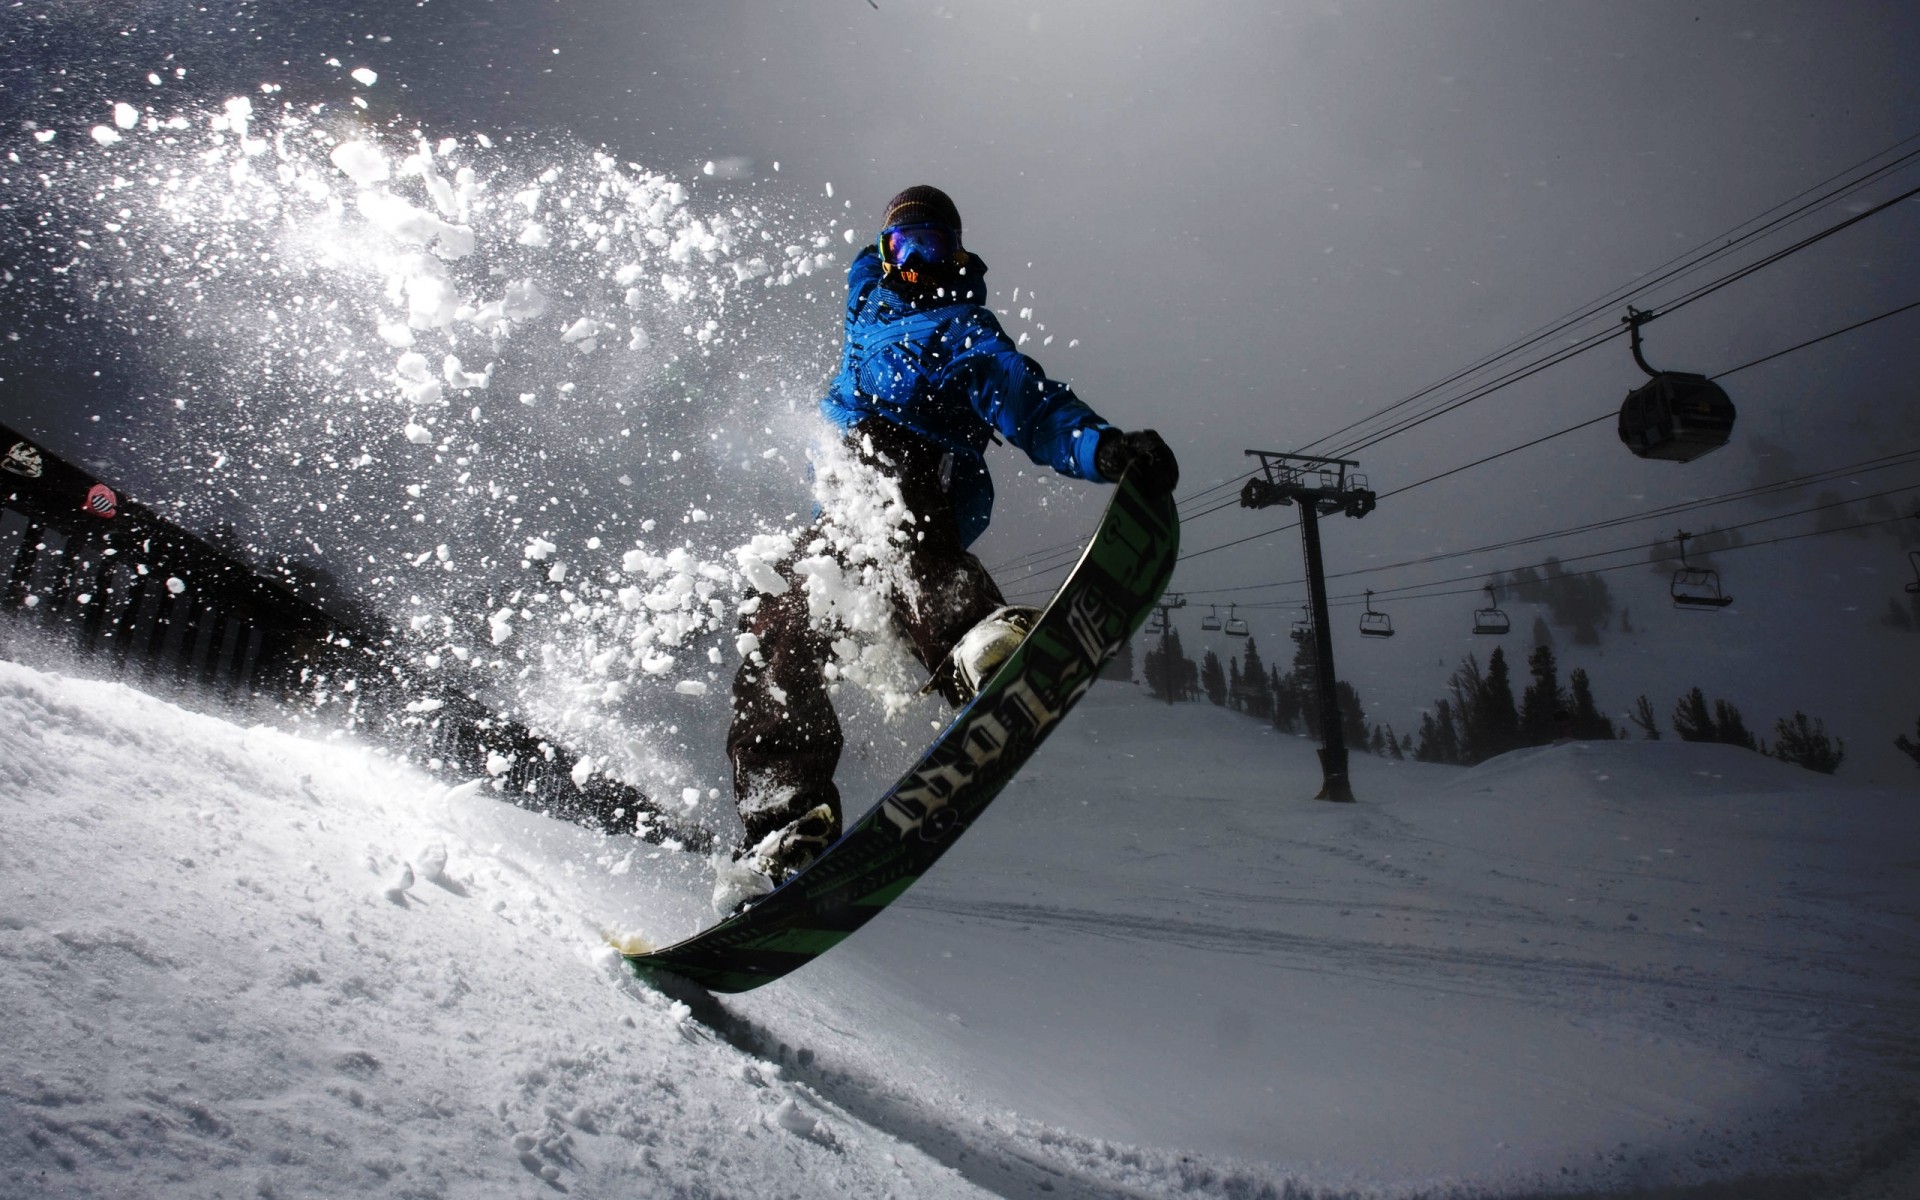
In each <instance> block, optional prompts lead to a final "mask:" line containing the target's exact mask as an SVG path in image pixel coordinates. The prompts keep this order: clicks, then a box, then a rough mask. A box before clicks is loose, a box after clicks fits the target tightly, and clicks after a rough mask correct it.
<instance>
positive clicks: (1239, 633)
mask: <svg viewBox="0 0 1920 1200" xmlns="http://www.w3.org/2000/svg"><path fill="white" fill-rule="evenodd" d="M1237 607H1238V606H1237V605H1233V604H1229V605H1227V628H1226V634H1227V636H1228V637H1246V636H1247V633H1248V630H1247V622H1246V619H1245V618H1244V617H1236V616H1234V615H1233V613H1234V609H1235V608H1237Z"/></svg>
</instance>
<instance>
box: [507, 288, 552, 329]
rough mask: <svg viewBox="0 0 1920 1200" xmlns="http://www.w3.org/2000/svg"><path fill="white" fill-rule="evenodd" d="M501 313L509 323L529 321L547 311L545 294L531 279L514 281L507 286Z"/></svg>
mask: <svg viewBox="0 0 1920 1200" xmlns="http://www.w3.org/2000/svg"><path fill="white" fill-rule="evenodd" d="M501 311H502V312H504V313H505V314H506V316H507V319H508V320H510V321H531V320H532V319H533V318H535V317H537V316H539V315H540V314H541V313H543V312H545V311H547V294H546V293H545V292H543V291H541V290H540V285H539V284H537V283H535V282H534V281H533V280H531V279H516V280H514V281H513V282H512V283H509V284H508V285H507V296H506V299H505V300H504V301H502V302H501Z"/></svg>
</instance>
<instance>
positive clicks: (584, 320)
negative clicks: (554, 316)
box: [560, 317, 600, 344]
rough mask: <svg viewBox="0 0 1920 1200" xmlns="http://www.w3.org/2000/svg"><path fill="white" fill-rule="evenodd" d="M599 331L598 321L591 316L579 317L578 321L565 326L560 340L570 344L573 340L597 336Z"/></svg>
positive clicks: (583, 339) (577, 340)
mask: <svg viewBox="0 0 1920 1200" xmlns="http://www.w3.org/2000/svg"><path fill="white" fill-rule="evenodd" d="M599 333H600V322H598V321H596V320H594V319H593V318H592V317H581V318H580V319H579V320H578V321H575V322H574V323H573V324H571V325H569V326H567V328H566V332H564V333H562V334H561V335H560V340H561V341H563V342H566V343H568V344H572V343H574V342H580V341H585V340H586V339H588V338H591V337H597V336H599Z"/></svg>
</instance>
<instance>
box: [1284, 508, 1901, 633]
mask: <svg viewBox="0 0 1920 1200" xmlns="http://www.w3.org/2000/svg"><path fill="white" fill-rule="evenodd" d="M1915 489H1920V481H1915V482H1908V483H1901V484H1897V485H1895V486H1893V487H1891V488H1887V489H1884V490H1882V491H1878V492H1871V493H1869V494H1867V495H1865V496H1854V497H1852V498H1851V499H1844V500H1830V501H1828V502H1826V503H1825V504H1814V505H1809V506H1808V507H1806V508H1801V509H1795V510H1794V511H1793V512H1786V513H1776V514H1774V515H1773V516H1768V517H1756V518H1754V519H1753V520H1751V521H1741V522H1738V523H1736V524H1733V525H1728V526H1725V527H1723V528H1721V529H1718V530H1716V531H1715V532H1717V533H1733V532H1735V531H1736V530H1741V529H1751V528H1753V527H1754V526H1756V525H1767V524H1771V523H1772V522H1774V521H1786V520H1790V519H1792V518H1794V517H1805V516H1811V515H1812V514H1814V513H1819V512H1825V511H1827V510H1828V509H1833V508H1844V507H1846V506H1847V505H1849V504H1860V503H1864V502H1865V501H1868V500H1877V499H1879V498H1880V497H1882V496H1893V495H1899V494H1901V493H1904V492H1911V491H1914V490H1915ZM1900 519H1902V518H1899V517H1876V518H1875V519H1874V520H1872V521H1868V522H1865V524H1868V525H1877V524H1883V523H1885V522H1887V521H1893V520H1900ZM1665 540H1666V539H1661V538H1655V539H1654V540H1653V541H1650V542H1638V543H1635V544H1633V545H1629V546H1620V547H1616V548H1615V549H1612V550H1596V551H1593V552H1592V553H1590V554H1576V555H1572V556H1570V557H1568V558H1555V559H1554V562H1555V563H1556V564H1558V565H1560V566H1563V567H1564V566H1565V565H1567V564H1568V563H1576V562H1585V561H1588V560H1590V559H1595V558H1607V557H1610V556H1612V555H1616V554H1632V553H1635V552H1636V551H1641V550H1651V549H1657V548H1658V547H1659V546H1661V545H1663V544H1664V542H1665ZM1720 552H1721V551H1720V550H1714V551H1711V553H1714V554H1718V553H1720ZM1546 565H1547V564H1546V563H1545V562H1538V563H1529V564H1526V567H1509V568H1507V571H1508V572H1509V573H1511V572H1513V571H1519V570H1524V569H1526V568H1527V567H1531V568H1533V569H1536V570H1539V569H1544V568H1545V567H1546ZM1585 573H1591V572H1585ZM1487 574H1488V572H1486V571H1484V570H1480V571H1475V572H1473V573H1472V574H1469V575H1455V576H1451V577H1449V578H1446V579H1436V580H1432V581H1430V582H1428V583H1417V584H1406V585H1403V586H1401V587H1391V588H1375V589H1373V591H1374V594H1375V595H1377V596H1388V595H1391V596H1394V597H1395V598H1396V599H1407V598H1409V596H1408V593H1414V592H1417V591H1418V590H1419V589H1421V588H1426V587H1440V586H1443V585H1445V584H1451V583H1461V582H1464V581H1466V580H1469V579H1485V578H1486V577H1487ZM1470 590H1473V591H1479V590H1480V589H1479V588H1473V589H1470ZM1357 595H1358V593H1352V592H1350V593H1346V594H1344V595H1342V596H1340V597H1339V599H1341V600H1351V599H1354V598H1355V596H1357ZM1274 603H1276V604H1277V603H1279V602H1277V601H1276V602H1274ZM1248 607H1249V608H1251V607H1253V606H1252V605H1248Z"/></svg>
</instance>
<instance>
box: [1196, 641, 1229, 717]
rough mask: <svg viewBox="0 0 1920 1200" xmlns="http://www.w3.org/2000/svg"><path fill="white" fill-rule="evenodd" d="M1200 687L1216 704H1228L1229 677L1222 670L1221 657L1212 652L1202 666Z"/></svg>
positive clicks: (1208, 652) (1210, 651)
mask: <svg viewBox="0 0 1920 1200" xmlns="http://www.w3.org/2000/svg"><path fill="white" fill-rule="evenodd" d="M1200 686H1201V687H1203V688H1205V689H1206V692H1207V699H1209V700H1211V701H1213V702H1214V703H1215V704H1225V703H1226V702H1227V675H1226V672H1225V671H1222V670H1221V669H1220V656H1219V655H1218V654H1215V653H1214V652H1213V651H1212V650H1208V651H1207V657H1206V660H1205V661H1204V662H1202V663H1201V664H1200Z"/></svg>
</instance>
